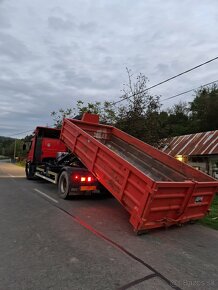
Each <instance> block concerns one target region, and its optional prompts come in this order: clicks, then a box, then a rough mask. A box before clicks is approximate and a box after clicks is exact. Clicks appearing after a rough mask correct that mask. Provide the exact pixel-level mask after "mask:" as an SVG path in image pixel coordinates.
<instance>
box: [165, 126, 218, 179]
mask: <svg viewBox="0 0 218 290" xmlns="http://www.w3.org/2000/svg"><path fill="white" fill-rule="evenodd" d="M165 144H166V145H165V146H164V147H163V148H162V151H163V152H165V153H167V154H169V155H171V156H174V157H175V158H176V159H178V160H180V161H183V162H186V163H188V164H189V165H191V166H193V167H194V168H196V169H199V170H202V171H204V172H205V173H207V174H209V175H211V176H213V177H215V178H217V179H218V130H216V131H209V132H202V133H196V134H190V135H183V136H177V137H172V138H169V139H166V142H165Z"/></svg>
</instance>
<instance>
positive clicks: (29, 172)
mask: <svg viewBox="0 0 218 290" xmlns="http://www.w3.org/2000/svg"><path fill="white" fill-rule="evenodd" d="M34 168H35V167H34V165H33V164H32V163H31V162H27V163H26V170H25V171H26V178H27V179H29V180H31V179H34V174H35V170H34Z"/></svg>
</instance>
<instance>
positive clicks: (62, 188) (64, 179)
mask: <svg viewBox="0 0 218 290" xmlns="http://www.w3.org/2000/svg"><path fill="white" fill-rule="evenodd" d="M69 192H70V183H69V177H68V174H67V172H66V171H63V172H62V173H61V175H60V178H59V182H58V194H59V197H61V198H63V199H67V198H68V196H69Z"/></svg>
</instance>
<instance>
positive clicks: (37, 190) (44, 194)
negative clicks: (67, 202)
mask: <svg viewBox="0 0 218 290" xmlns="http://www.w3.org/2000/svg"><path fill="white" fill-rule="evenodd" d="M34 190H35V191H36V192H38V193H39V194H41V195H43V196H45V197H47V198H48V199H50V200H52V201H53V202H55V203H58V201H57V200H56V199H54V198H52V197H50V196H49V195H47V194H46V193H44V192H42V191H41V190H39V189H37V188H34Z"/></svg>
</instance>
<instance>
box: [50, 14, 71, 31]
mask: <svg viewBox="0 0 218 290" xmlns="http://www.w3.org/2000/svg"><path fill="white" fill-rule="evenodd" d="M48 25H49V27H50V28H51V29H54V30H64V31H66V30H72V29H74V26H75V25H74V23H73V22H72V21H71V20H69V19H63V18H61V17H57V16H51V17H49V18H48Z"/></svg>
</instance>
